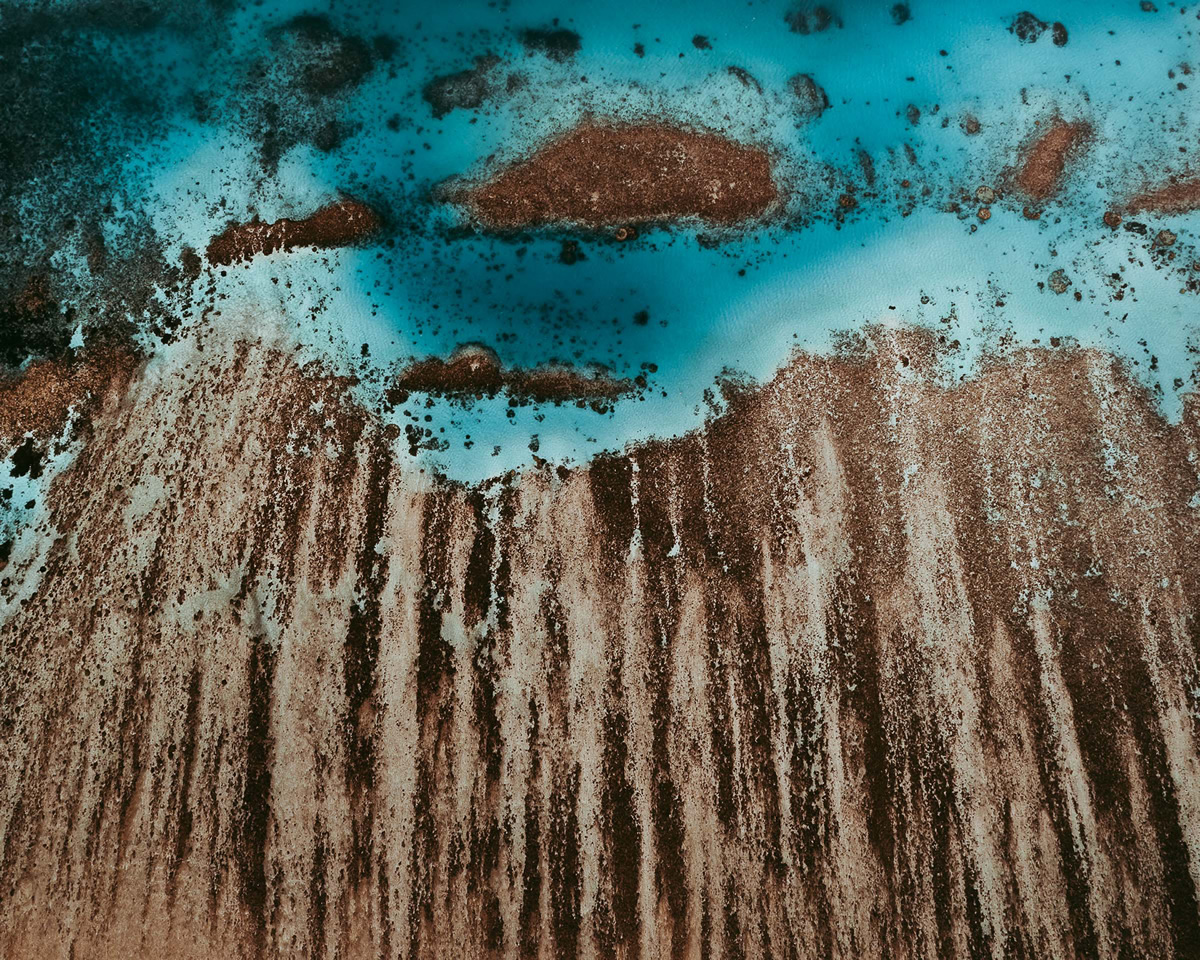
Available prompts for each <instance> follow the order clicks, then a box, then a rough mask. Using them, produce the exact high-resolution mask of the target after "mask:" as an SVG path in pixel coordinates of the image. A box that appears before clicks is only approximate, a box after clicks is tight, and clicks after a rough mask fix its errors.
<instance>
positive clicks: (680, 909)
mask: <svg viewBox="0 0 1200 960" xmlns="http://www.w3.org/2000/svg"><path fill="white" fill-rule="evenodd" d="M867 340H868V345H867V346H866V347H865V348H864V349H863V350H861V351H860V352H859V353H857V354H842V355H837V356H831V357H810V356H801V357H798V358H796V359H795V360H794V361H793V362H791V363H790V364H789V365H788V366H787V367H786V368H785V369H784V370H783V371H782V372H781V373H780V374H779V375H778V376H777V378H776V379H775V380H774V381H772V382H771V383H770V384H768V385H766V386H765V387H763V388H761V389H759V390H755V391H752V392H747V393H743V394H738V395H736V396H734V397H733V398H732V400H731V402H730V409H729V411H728V412H727V413H726V414H724V415H723V416H722V417H720V418H718V419H716V420H714V421H713V422H711V423H710V424H709V425H708V426H707V427H706V428H704V429H703V430H701V431H699V432H697V433H695V434H693V435H689V436H686V437H682V438H679V439H674V440H669V441H662V442H652V443H648V444H644V445H642V446H639V447H637V448H635V449H632V450H631V451H630V452H628V453H627V454H624V455H610V456H604V457H600V458H598V459H596V460H595V461H593V462H592V463H591V464H590V465H588V466H587V467H585V468H580V469H575V470H572V471H570V472H568V473H566V474H565V476H563V475H560V474H558V473H556V472H555V471H553V470H552V469H549V468H548V469H546V470H543V471H539V472H530V473H528V474H525V475H523V476H520V477H512V478H507V479H505V480H500V481H496V482H494V483H491V484H488V485H484V486H482V487H477V488H463V487H458V486H453V485H450V484H447V483H444V482H438V481H435V480H432V479H430V478H428V477H427V476H425V475H423V474H421V473H420V472H418V470H417V469H416V468H414V467H413V466H412V465H411V461H410V460H409V459H408V458H407V456H406V455H405V454H404V453H403V452H402V447H399V446H398V445H397V443H396V438H395V436H394V433H393V432H391V431H389V429H388V428H386V427H384V426H382V425H381V424H379V423H378V422H377V421H376V420H375V419H374V418H373V417H372V416H371V415H370V414H369V413H367V412H365V411H364V410H363V409H361V408H360V407H358V406H356V405H355V403H354V402H353V401H352V400H350V399H349V398H348V396H347V394H346V390H345V387H344V385H343V384H340V383H339V382H338V381H336V380H334V379H332V378H328V377H322V376H319V375H316V374H313V373H312V372H311V371H305V370H301V369H299V368H297V366H296V365H295V363H294V362H293V360H292V359H291V357H292V356H293V355H292V354H291V353H289V352H287V351H284V350H281V349H278V348H276V347H273V346H271V345H270V344H264V343H261V342H257V343H247V342H240V343H236V344H220V343H214V342H213V341H212V339H211V338H210V340H209V342H208V343H206V345H205V349H204V351H203V352H199V351H194V350H191V351H190V348H189V346H188V342H186V341H185V343H183V344H181V345H177V346H178V350H177V352H176V353H175V354H174V356H173V358H172V359H170V360H164V359H161V358H160V359H159V360H155V361H153V362H152V363H151V364H150V365H149V366H147V367H146V368H145V369H144V370H143V371H142V372H141V373H139V374H138V375H137V376H135V377H134V378H133V380H132V382H131V383H130V384H129V385H128V386H124V385H123V381H122V383H121V384H117V385H116V386H114V388H113V390H112V391H111V392H110V394H109V395H108V396H107V398H106V400H105V402H104V403H103V404H102V406H100V407H99V408H98V409H97V410H96V412H95V413H94V414H93V415H92V417H91V422H90V432H89V434H88V436H87V438H86V442H84V443H83V446H82V449H81V451H80V453H79V455H78V456H77V458H76V459H75V461H74V463H73V465H72V466H71V467H70V468H69V469H68V470H67V471H66V472H64V473H63V474H62V475H60V476H59V477H58V478H57V480H56V481H55V483H54V486H53V488H52V490H51V496H50V507H49V510H50V513H49V516H50V524H49V526H48V527H47V528H46V529H45V530H42V531H40V532H35V533H33V534H30V535H29V536H28V537H26V538H25V539H23V540H22V541H21V542H20V543H19V545H18V548H17V549H16V550H15V552H14V555H13V558H12V560H11V562H10V564H9V566H8V568H7V569H6V570H4V571H3V578H4V580H3V584H2V586H3V598H4V600H5V602H6V608H5V611H4V620H3V626H2V627H0V667H2V671H0V722H2V724H3V737H2V738H0V760H2V763H0V851H2V858H0V953H3V955H4V956H6V957H10V958H19V957H39V958H40V957H64V958H65V957H73V958H74V960H84V958H88V957H100V956H124V957H142V956H171V957H212V956H226V957H283V956H287V957H291V956H309V957H330V958H333V957H344V958H356V957H414V958H416V957H467V958H472V957H491V956H496V957H500V956H504V957H581V958H582V957H644V958H654V957H673V958H674V957H679V958H683V957H712V958H725V957H745V958H760V957H777V958H804V957H830V956H834V957H893V958H904V957H913V958H925V957H929V958H932V957H944V956H962V957H968V956H970V957H1100V958H1104V957H1111V958H1114V960H1115V958H1118V957H1129V956H1159V957H1169V956H1179V957H1183V956H1195V955H1197V954H1196V953H1195V950H1196V949H1197V943H1198V942H1200V941H1198V937H1200V933H1198V923H1200V918H1198V913H1197V899H1196V896H1197V894H1196V891H1197V889H1198V880H1200V860H1198V859H1197V858H1198V857H1200V776H1198V774H1200V760H1198V757H1197V728H1196V723H1197V702H1196V701H1197V695H1198V694H1197V691H1198V690H1200V676H1198V671H1197V637H1198V633H1197V628H1196V620H1195V610H1196V604H1197V601H1198V599H1200V583H1198V581H1200V566H1198V565H1197V563H1196V562H1195V557H1196V556H1198V555H1200V553H1198V546H1200V544H1198V542H1197V541H1198V532H1200V527H1198V524H1197V504H1198V503H1200V499H1198V498H1197V489H1198V487H1200V484H1198V479H1197V463H1198V462H1200V461H1198V454H1200V416H1198V415H1197V405H1196V403H1195V402H1194V401H1192V400H1189V401H1188V402H1187V403H1185V411H1184V416H1183V420H1182V422H1181V423H1180V424H1178V425H1172V424H1169V423H1167V422H1166V421H1164V420H1163V419H1162V418H1161V416H1160V415H1159V414H1158V412H1157V411H1156V409H1155V406H1154V403H1153V401H1152V399H1151V398H1150V397H1149V396H1148V395H1146V394H1145V392H1144V391H1143V390H1142V389H1141V388H1140V387H1138V386H1137V385H1136V384H1135V383H1134V382H1133V381H1132V380H1131V379H1130V378H1129V377H1128V376H1127V375H1126V374H1125V373H1124V372H1123V370H1122V369H1121V368H1120V366H1119V365H1118V364H1117V363H1116V362H1115V361H1113V360H1112V359H1111V358H1109V357H1107V356H1105V355H1103V354H1101V353H1098V352H1093V351H1086V350H1078V349H1071V350H1067V349H1064V350H1057V351H1049V350H1028V351H1016V352H1014V353H1012V354H1010V355H1009V356H1007V357H1005V358H1004V359H1003V360H1001V361H997V362H995V363H994V364H991V365H990V366H989V367H987V368H986V369H984V370H983V371H981V373H980V374H979V375H978V376H977V377H976V378H974V379H972V380H970V381H969V382H966V383H957V384H951V385H947V384H945V383H942V382H941V381H940V379H939V377H938V376H937V374H936V372H935V371H934V370H933V369H932V368H931V364H932V359H931V357H930V354H931V353H932V352H933V348H932V347H931V345H930V343H929V342H928V338H926V337H924V336H923V335H920V334H915V333H904V332H901V333H895V332H883V331H874V332H873V333H871V334H870V335H869V336H868V338H867ZM189 351H190V352H189Z"/></svg>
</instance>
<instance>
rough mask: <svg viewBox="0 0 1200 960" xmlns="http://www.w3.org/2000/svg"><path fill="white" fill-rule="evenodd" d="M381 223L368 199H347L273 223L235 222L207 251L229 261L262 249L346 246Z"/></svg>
mask: <svg viewBox="0 0 1200 960" xmlns="http://www.w3.org/2000/svg"><path fill="white" fill-rule="evenodd" d="M379 227H380V219H379V215H378V214H377V213H375V211H374V210H372V209H371V208H370V207H368V206H367V205H366V204H365V203H360V202H358V201H357V200H350V199H344V200H339V201H338V202H337V203H331V204H329V205H328V206H324V207H321V209H320V210H318V211H317V212H316V213H314V214H313V215H312V216H311V217H306V218H304V219H303V220H291V219H288V218H287V217H284V218H283V219H282V220H276V221H275V222H274V223H265V222H264V221H262V220H258V219H255V220H251V221H250V222H249V223H234V224H230V225H229V226H228V227H226V228H225V231H224V232H223V233H220V234H218V235H217V236H215V237H213V238H212V240H210V241H209V243H208V249H207V250H206V251H205V252H206V254H207V255H208V259H209V262H210V263H215V264H221V265H229V264H233V263H238V262H240V261H243V260H249V259H250V258H252V257H255V256H257V255H258V254H260V253H274V252H275V251H276V250H292V249H294V248H295V247H316V248H318V249H327V248H330V247H344V246H346V245H347V244H350V243H354V242H355V241H356V240H361V239H362V238H363V237H367V236H370V235H371V234H372V233H374V232H375V231H376V230H378V229H379Z"/></svg>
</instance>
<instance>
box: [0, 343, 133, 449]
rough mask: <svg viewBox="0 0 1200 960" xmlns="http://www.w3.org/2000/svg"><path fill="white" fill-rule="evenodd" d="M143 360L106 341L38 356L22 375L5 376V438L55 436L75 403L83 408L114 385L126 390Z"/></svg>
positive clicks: (0, 424)
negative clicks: (83, 348)
mask: <svg viewBox="0 0 1200 960" xmlns="http://www.w3.org/2000/svg"><path fill="white" fill-rule="evenodd" d="M137 364H138V356H137V355H136V354H135V353H134V352H133V351H132V350H131V349H130V348H128V347H101V348H98V349H95V350H90V351H86V352H83V353H81V354H77V355H68V356H66V357H60V358H57V359H53V360H38V361H34V362H33V363H31V364H30V365H29V366H28V367H26V368H25V370H23V371H22V372H21V373H19V374H17V375H14V376H9V377H0V439H3V440H4V441H5V442H6V443H15V442H16V441H17V440H18V439H19V438H20V437H22V436H24V435H25V434H26V433H33V434H34V435H35V436H38V437H43V438H45V437H51V436H54V435H55V434H57V433H58V432H59V431H60V430H61V429H62V427H63V425H64V424H65V423H66V421H67V417H68V415H69V414H70V411H71V408H72V407H75V408H76V409H77V410H78V409H81V408H82V407H84V406H87V405H89V404H90V402H91V401H94V400H95V399H97V398H100V397H102V396H103V395H104V394H106V393H108V392H109V391H110V390H117V391H120V390H123V389H124V387H125V385H126V384H128V382H129V380H130V378H131V377H132V375H133V372H134V369H135V368H136V367H137Z"/></svg>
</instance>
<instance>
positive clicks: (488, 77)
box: [421, 56, 500, 120]
mask: <svg viewBox="0 0 1200 960" xmlns="http://www.w3.org/2000/svg"><path fill="white" fill-rule="evenodd" d="M499 64H500V58H499V57H495V56H486V57H478V58H477V59H476V60H475V66H474V67H472V68H471V69H470V70H460V71H459V72H457V73H450V74H446V75H444V76H441V77H434V78H433V79H432V80H430V81H429V82H428V83H427V84H425V87H424V88H423V89H422V90H421V96H422V97H423V98H424V100H425V102H426V103H428V104H429V105H430V107H432V108H433V115H434V116H435V117H437V118H438V119H439V120H440V119H441V118H442V117H444V116H446V114H448V113H449V112H450V111H451V110H455V109H458V108H462V109H468V110H471V109H475V108H477V107H480V106H482V105H483V103H484V102H485V101H486V100H488V99H490V98H491V97H493V96H495V95H496V93H497V92H498V89H499V88H498V86H497V84H496V83H494V82H493V79H492V76H493V72H494V71H495V68H496V67H497V66H498V65H499Z"/></svg>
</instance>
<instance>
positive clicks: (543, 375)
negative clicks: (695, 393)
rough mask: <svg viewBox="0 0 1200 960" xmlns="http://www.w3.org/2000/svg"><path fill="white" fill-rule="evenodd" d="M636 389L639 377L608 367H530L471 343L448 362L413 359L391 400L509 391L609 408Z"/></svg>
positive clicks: (525, 398)
mask: <svg viewBox="0 0 1200 960" xmlns="http://www.w3.org/2000/svg"><path fill="white" fill-rule="evenodd" d="M635 389H636V384H635V382H634V381H632V380H626V379H617V378H615V377H612V376H610V375H609V374H607V373H604V372H602V371H597V372H594V373H587V372H583V371H580V370H577V369H575V368H573V367H568V366H562V365H559V366H542V367H534V368H531V369H527V370H523V369H518V368H514V367H506V366H504V364H503V363H502V362H501V360H500V358H499V357H498V356H497V355H496V352H495V351H494V350H492V349H490V348H489V347H486V346H483V345H482V344H478V343H469V344H464V345H463V346H461V347H459V348H458V349H457V350H455V351H454V353H452V354H451V355H450V357H449V358H448V359H446V360H443V359H441V358H440V357H427V358H426V359H424V360H418V361H415V362H414V363H411V364H410V365H409V366H407V367H406V368H405V369H404V370H402V371H401V372H400V374H399V375H398V376H397V377H396V379H395V380H394V381H393V383H392V386H391V387H390V388H389V390H388V393H387V399H388V402H389V403H392V404H397V403H403V402H404V401H405V400H406V399H407V397H408V394H409V393H429V394H434V395H437V396H449V397H456V398H459V399H477V398H480V397H492V396H495V395H496V394H497V393H499V392H500V391H501V390H504V391H507V392H508V394H509V396H511V397H513V398H514V399H517V400H519V401H524V402H533V403H563V402H566V401H580V402H584V403H586V404H588V405H591V406H593V407H595V406H605V405H606V404H607V403H609V402H612V401H614V400H617V399H618V398H620V397H621V396H624V395H625V394H628V393H632V392H633V391H634V390H635Z"/></svg>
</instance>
